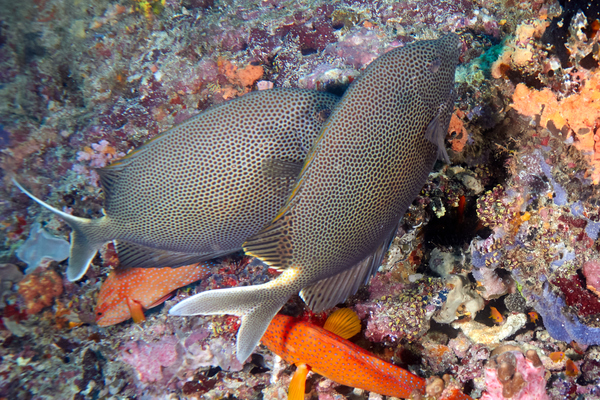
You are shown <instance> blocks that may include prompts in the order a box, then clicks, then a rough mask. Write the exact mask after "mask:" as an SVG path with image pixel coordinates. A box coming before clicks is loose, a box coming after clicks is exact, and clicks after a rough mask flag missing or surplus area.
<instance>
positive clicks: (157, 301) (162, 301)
mask: <svg viewBox="0 0 600 400" xmlns="http://www.w3.org/2000/svg"><path fill="white" fill-rule="evenodd" d="M172 295H173V292H169V293H167V294H166V295H164V296H163V297H161V298H160V299H158V300H156V301H155V302H154V303H152V304H150V305H149V306H148V307H146V309H150V308H153V307H156V306H159V305H161V304H162V303H164V302H165V301H167V300H168V299H169V298H170V297H171V296H172Z"/></svg>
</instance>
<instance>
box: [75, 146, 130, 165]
mask: <svg viewBox="0 0 600 400" xmlns="http://www.w3.org/2000/svg"><path fill="white" fill-rule="evenodd" d="M124 156H125V154H124V153H120V152H117V151H116V150H115V148H114V147H112V146H111V145H110V143H108V141H106V140H101V141H100V142H99V143H92V145H91V147H86V148H85V149H83V151H80V152H78V153H77V161H89V162H90V167H92V168H102V167H106V166H107V165H108V164H109V163H110V162H111V161H113V160H115V159H116V158H120V157H124Z"/></svg>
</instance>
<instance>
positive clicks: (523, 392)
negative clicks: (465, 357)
mask: <svg viewBox="0 0 600 400" xmlns="http://www.w3.org/2000/svg"><path fill="white" fill-rule="evenodd" d="M545 372H546V371H545V369H544V366H543V365H542V362H541V361H540V358H539V356H538V355H537V353H536V352H535V350H529V351H527V357H525V356H523V353H521V352H520V351H518V350H514V351H507V352H504V353H502V354H500V355H498V356H496V357H492V358H491V359H490V362H489V363H488V365H487V367H486V369H485V385H486V391H485V392H484V393H483V395H482V396H481V400H504V399H507V398H510V399H513V400H547V399H549V397H548V394H547V393H546V379H545V378H544V374H545Z"/></svg>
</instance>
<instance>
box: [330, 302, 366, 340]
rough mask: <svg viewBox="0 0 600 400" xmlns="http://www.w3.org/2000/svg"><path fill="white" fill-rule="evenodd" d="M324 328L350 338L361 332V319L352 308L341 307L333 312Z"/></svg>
mask: <svg viewBox="0 0 600 400" xmlns="http://www.w3.org/2000/svg"><path fill="white" fill-rule="evenodd" d="M323 329H326V330H328V331H329V332H331V333H335V334H336V335H338V336H340V337H342V338H344V339H350V338H351V337H352V336H354V335H356V334H357V333H358V332H360V319H359V318H358V315H356V313H355V312H354V311H352V310H351V309H349V308H340V309H339V310H335V311H334V312H333V313H331V315H330V316H329V318H327V321H325V325H324V326H323Z"/></svg>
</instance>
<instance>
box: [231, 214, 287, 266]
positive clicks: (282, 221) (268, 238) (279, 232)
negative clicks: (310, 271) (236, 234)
mask: <svg viewBox="0 0 600 400" xmlns="http://www.w3.org/2000/svg"><path fill="white" fill-rule="evenodd" d="M242 247H243V249H244V251H245V252H246V254H248V255H251V256H254V257H256V258H258V259H260V260H261V261H263V262H264V263H265V264H267V265H268V266H269V267H271V268H274V269H276V270H279V271H282V270H285V269H286V268H287V267H288V266H289V265H288V262H289V260H290V259H291V256H292V251H293V245H292V237H291V226H290V221H289V218H287V216H286V215H285V214H284V215H282V216H280V217H278V218H277V219H275V220H274V221H273V222H272V223H271V225H269V226H267V227H266V228H263V230H261V231H260V232H258V233H257V234H256V235H254V236H252V237H251V238H249V239H248V240H246V242H245V243H244V244H243V245H242Z"/></svg>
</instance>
